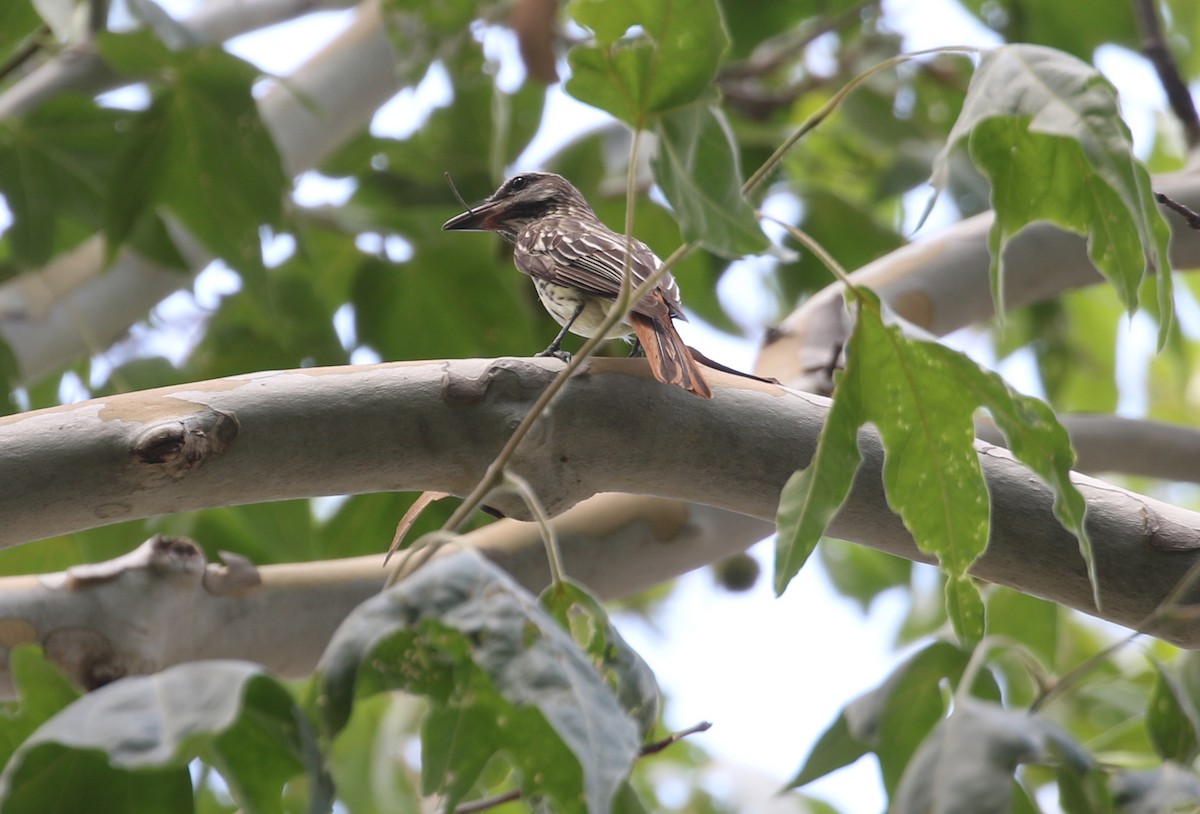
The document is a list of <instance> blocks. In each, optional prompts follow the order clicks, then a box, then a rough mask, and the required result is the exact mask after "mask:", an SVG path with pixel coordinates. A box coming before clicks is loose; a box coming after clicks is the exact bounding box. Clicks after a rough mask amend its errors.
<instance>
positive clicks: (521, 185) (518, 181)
mask: <svg viewBox="0 0 1200 814" xmlns="http://www.w3.org/2000/svg"><path fill="white" fill-rule="evenodd" d="M528 184H529V179H528V178H526V177H525V176H524V175H518V176H517V177H516V178H514V179H512V180H511V181H509V182H508V185H509V186H510V187H511V188H512V191H513V192H520V191H521V190H523V189H525V187H526V186H527V185H528Z"/></svg>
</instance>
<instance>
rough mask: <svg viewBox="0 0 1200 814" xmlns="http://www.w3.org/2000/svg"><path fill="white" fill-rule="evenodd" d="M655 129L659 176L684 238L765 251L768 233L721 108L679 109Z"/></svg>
mask: <svg viewBox="0 0 1200 814" xmlns="http://www.w3.org/2000/svg"><path fill="white" fill-rule="evenodd" d="M655 133H657V135H658V138H659V142H658V152H657V153H655V156H654V160H653V167H654V178H655V180H656V181H658V184H659V186H660V187H662V191H663V194H664V195H665V196H666V197H667V201H669V202H670V204H671V207H672V208H673V209H674V210H675V216H676V217H677V218H678V220H679V228H680V231H682V232H683V236H684V238H686V239H687V240H689V241H692V240H699V241H700V242H701V244H702V245H704V246H705V247H706V248H708V249H710V250H711V251H713V252H716V253H717V254H720V255H722V256H724V257H740V256H742V255H746V254H755V253H757V252H762V251H764V250H765V249H766V248H767V245H768V243H767V238H766V236H765V235H764V234H763V232H762V229H760V228H759V225H758V221H757V219H756V218H755V217H754V209H753V208H752V207H751V206H750V203H749V202H748V201H747V200H746V198H745V196H743V195H742V171H741V167H740V166H739V161H738V156H737V151H736V150H735V146H734V141H733V134H732V132H730V130H729V125H728V123H727V122H726V121H725V118H724V116H723V115H722V114H721V113H720V111H719V110H717V109H716V108H714V107H711V106H709V105H692V106H690V107H686V108H683V109H681V110H677V111H675V112H673V113H671V114H670V115H667V116H663V117H662V118H660V119H659V120H658V121H657V122H656V124H655Z"/></svg>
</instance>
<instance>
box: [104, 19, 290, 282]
mask: <svg viewBox="0 0 1200 814" xmlns="http://www.w3.org/2000/svg"><path fill="white" fill-rule="evenodd" d="M154 43H155V41H154V40H153V38H152V35H150V34H148V33H147V32H144V31H143V32H135V33H131V34H102V35H100V37H99V46H100V52H101V55H102V56H103V57H104V58H105V60H106V61H108V62H109V63H110V64H112V65H113V67H114V68H116V69H117V70H118V71H123V72H129V73H138V74H141V73H144V72H146V71H148V70H153V72H155V73H157V74H158V75H159V77H160V79H161V82H160V83H158V84H157V85H156V88H155V91H154V99H153V101H152V102H151V105H150V107H149V109H148V110H146V111H144V112H142V113H141V114H139V115H138V116H137V117H136V119H135V120H134V123H133V127H132V129H131V131H130V133H129V134H128V137H127V143H126V148H125V150H124V152H123V154H122V155H121V157H120V159H119V161H118V165H117V168H116V174H115V177H116V178H118V179H121V183H119V184H115V185H114V187H115V188H114V189H113V190H112V192H111V194H110V196H109V199H108V206H107V218H106V227H105V231H106V234H107V236H108V239H109V241H110V244H111V246H110V251H115V249H116V247H118V246H119V245H120V244H121V243H122V242H124V241H125V240H127V239H128V238H129V236H130V235H131V234H132V233H133V232H134V231H135V230H136V229H137V228H138V227H139V226H140V225H141V224H142V223H143V221H144V220H145V219H147V218H151V217H153V216H154V213H155V211H156V208H158V207H162V208H163V209H165V210H166V211H168V212H169V213H170V214H172V215H173V216H175V217H176V218H178V219H179V221H180V222H181V223H182V224H183V225H184V226H186V227H187V228H188V229H189V230H190V231H191V232H192V233H193V234H194V235H195V236H196V237H197V238H199V239H200V241H201V242H202V243H203V244H204V245H205V246H207V247H208V249H209V250H210V251H212V252H213V253H214V254H216V255H218V256H220V257H222V258H223V259H225V260H226V261H228V262H229V263H230V264H231V265H233V266H234V267H235V268H238V269H241V270H249V271H255V270H261V267H262V255H261V241H260V237H259V228H260V227H261V226H264V225H271V226H277V225H278V224H279V223H280V220H281V218H282V206H283V196H284V194H285V193H286V192H287V190H288V186H289V182H288V179H287V178H286V176H285V175H284V172H283V166H282V163H281V160H280V157H279V153H278V151H277V150H276V148H275V144H274V142H273V141H272V140H271V136H270V134H269V133H268V132H267V129H266V127H265V126H264V125H263V122H262V119H261V118H260V117H259V115H258V107H257V105H256V104H255V102H254V98H253V96H252V95H251V85H252V84H253V82H254V80H255V79H256V78H257V77H258V70H257V69H255V68H254V67H253V66H252V65H250V64H249V63H246V62H243V61H242V60H240V59H238V58H236V57H234V56H232V55H230V54H228V53H226V52H225V51H224V50H222V49H221V48H219V47H217V46H205V47H201V48H196V49H194V50H188V51H175V52H171V51H166V49H164V48H162V47H161V46H156V45H155V44H154Z"/></svg>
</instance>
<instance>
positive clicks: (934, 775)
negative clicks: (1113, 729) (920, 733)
mask: <svg viewBox="0 0 1200 814" xmlns="http://www.w3.org/2000/svg"><path fill="white" fill-rule="evenodd" d="M1060 759H1061V760H1065V761H1067V762H1068V764H1067V766H1066V768H1067V769H1069V770H1071V771H1074V772H1075V773H1077V774H1083V773H1084V772H1086V771H1088V770H1089V769H1090V768H1091V767H1092V760H1091V757H1090V756H1089V755H1088V753H1087V752H1085V751H1084V750H1083V749H1082V748H1081V747H1080V746H1079V744H1078V743H1076V742H1075V740H1074V739H1073V738H1072V737H1071V736H1070V735H1069V734H1067V732H1066V731H1065V730H1063V729H1061V728H1060V727H1059V726H1058V725H1057V724H1054V723H1051V722H1050V721H1049V720H1047V719H1046V718H1044V717H1042V716H1040V715H1037V714H1031V713H1028V712H1023V711H1022V712H1010V711H1008V710H1005V709H1002V708H1001V707H999V706H998V705H995V704H990V703H985V702H982V701H976V700H973V699H969V698H968V699H962V700H961V701H960V702H959V704H958V705H957V706H956V707H955V709H954V711H953V712H951V713H950V716H949V717H948V718H946V719H945V720H943V721H941V722H940V723H939V724H938V725H937V727H936V728H935V729H934V730H933V732H932V733H930V735H929V737H927V738H926V739H925V741H924V742H923V743H922V744H921V747H920V748H919V749H918V750H917V752H916V754H915V755H913V758H912V761H911V762H910V763H909V765H908V768H907V769H906V770H905V772H904V777H903V778H902V779H901V781H900V785H899V786H898V787H897V789H896V793H895V795H894V796H893V798H892V806H893V808H892V810H894V811H895V812H897V814H910V812H911V813H913V814H916V812H929V811H940V812H946V814H950V812H973V814H1007V812H1008V811H1010V809H1011V806H1012V797H1013V795H1012V780H1013V774H1014V772H1015V771H1016V769H1017V766H1018V765H1020V764H1022V763H1057V762H1058V760H1060Z"/></svg>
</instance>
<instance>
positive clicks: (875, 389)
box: [776, 293, 989, 641]
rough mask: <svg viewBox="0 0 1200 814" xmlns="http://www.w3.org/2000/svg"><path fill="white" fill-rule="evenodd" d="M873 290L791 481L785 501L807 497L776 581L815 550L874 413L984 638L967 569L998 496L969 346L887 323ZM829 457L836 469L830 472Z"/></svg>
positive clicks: (955, 604) (962, 613) (889, 467)
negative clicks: (988, 479)
mask: <svg viewBox="0 0 1200 814" xmlns="http://www.w3.org/2000/svg"><path fill="white" fill-rule="evenodd" d="M863 296H864V297H867V299H866V300H865V301H864V302H863V303H862V304H860V307H859V308H858V319H857V320H856V322H855V326H854V332H853V334H852V335H851V337H850V340H849V343H848V344H847V347H846V359H847V361H846V369H845V370H844V371H843V372H842V374H841V375H840V376H839V378H838V381H837V389H836V391H835V398H834V403H833V406H832V407H831V408H830V413H829V417H828V418H827V419H826V426H825V428H824V429H822V431H821V437H820V440H819V442H818V447H817V453H816V455H815V456H814V459H813V461H814V464H815V465H810V466H809V468H808V469H806V470H804V472H805V473H807V474H802V475H796V476H793V479H792V480H790V481H789V484H788V485H787V486H785V487H784V496H783V499H782V500H781V506H782V505H784V504H785V503H786V504H787V507H788V508H789V509H790V507H791V506H793V505H795V506H797V507H798V508H799V509H800V510H801V511H800V513H798V514H797V519H798V520H800V521H801V522H800V523H792V522H791V516H790V514H789V515H787V516H785V517H784V518H782V520H781V522H780V523H779V527H780V531H779V539H778V542H777V549H776V591H782V589H783V588H784V587H785V586H786V583H787V581H788V580H790V578H791V576H793V575H794V574H795V569H794V568H793V567H792V566H790V565H789V563H790V562H791V561H794V560H797V559H798V557H797V554H795V553H793V552H804V551H805V550H811V546H812V543H813V542H815V538H816V536H819V534H820V533H822V532H823V531H824V526H825V524H826V523H827V522H828V520H829V518H831V517H832V515H833V512H834V511H836V509H837V508H838V506H840V505H841V502H842V500H844V498H845V495H846V494H847V492H848V490H849V483H850V479H851V478H852V476H853V472H854V470H855V469H857V467H858V459H859V453H858V448H857V446H856V445H855V444H854V443H852V440H853V439H854V437H855V434H856V433H857V430H858V427H860V426H861V425H862V424H863V423H865V422H868V421H870V422H874V423H875V425H876V427H877V428H878V430H879V434H880V436H881V438H882V440H883V447H884V450H885V456H884V466H883V479H884V487H885V489H886V491H887V498H888V504H889V505H890V506H891V507H892V509H893V510H894V511H896V512H898V513H899V515H900V517H901V519H903V521H904V524H905V526H906V527H907V528H908V530H909V531H910V532H911V533H912V535H913V539H914V540H915V541H916V544H917V546H918V547H919V548H920V549H921V550H922V551H925V552H927V553H931V554H935V555H936V556H937V557H938V562H939V564H940V566H941V567H942V569H943V570H945V572H946V574H947V583H946V584H947V589H946V597H947V609H948V611H949V612H950V616H951V619H952V621H954V623H955V629H956V630H957V632H958V634H959V635H960V636H962V637H964V638H965V639H966V640H970V641H975V640H978V638H979V637H980V636H982V634H983V616H982V609H983V608H982V602H981V601H979V600H978V597H977V596H976V597H975V598H974V600H972V599H971V598H970V597H971V594H973V593H975V588H974V587H973V586H972V585H971V584H970V582H969V581H968V580H966V579H965V577H966V573H967V570H968V569H969V568H970V566H971V563H973V562H974V561H975V558H976V557H978V556H979V555H980V554H981V553H983V550H984V548H985V547H986V545H987V539H988V531H989V504H988V497H987V489H986V487H985V484H984V481H983V473H982V471H981V469H980V466H979V458H978V456H977V455H976V452H975V448H974V444H973V441H974V437H975V433H974V424H973V422H972V418H971V413H972V409H973V405H972V404H970V403H968V402H966V401H965V400H964V399H962V397H961V395H962V394H961V390H960V383H959V382H958V380H957V379H956V378H955V377H954V375H953V370H952V365H953V358H954V357H960V356H961V354H958V353H957V352H955V351H952V350H949V349H947V348H945V347H943V346H940V345H935V344H932V343H923V342H916V341H913V340H910V339H907V338H906V337H904V336H903V335H902V334H901V332H900V330H899V329H898V328H892V327H887V326H885V325H884V324H883V321H882V318H881V315H880V312H879V310H878V305H877V303H878V300H877V299H876V298H875V297H874V295H868V294H866V293H864V294H863ZM827 437H828V438H829V440H828V441H827V440H826V438H827ZM826 450H828V452H827V451H826ZM827 466H832V467H833V469H832V470H831V471H828V472H827V471H825V469H826V467H827ZM809 484H816V485H814V486H811V487H810V486H809ZM794 489H799V490H800V491H793V490H794ZM809 492H811V497H810V496H808V495H807V494H806V493H809ZM783 521H788V522H787V523H785V522H783ZM793 529H795V530H796V531H795V532H793ZM781 553H782V555H783V556H780V555H781ZM781 564H782V565H784V566H785V567H784V568H782V569H781ZM796 567H797V568H798V566H796Z"/></svg>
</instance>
